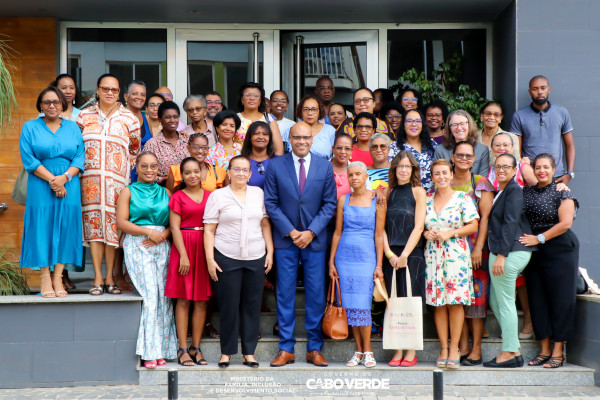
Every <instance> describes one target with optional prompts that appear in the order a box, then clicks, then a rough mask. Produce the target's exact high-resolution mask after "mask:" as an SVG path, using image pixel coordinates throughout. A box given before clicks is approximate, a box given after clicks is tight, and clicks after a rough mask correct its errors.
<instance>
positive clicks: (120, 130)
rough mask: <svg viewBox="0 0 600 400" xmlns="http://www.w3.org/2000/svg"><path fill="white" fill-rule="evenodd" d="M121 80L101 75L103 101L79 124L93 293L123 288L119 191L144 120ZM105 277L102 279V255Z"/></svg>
mask: <svg viewBox="0 0 600 400" xmlns="http://www.w3.org/2000/svg"><path fill="white" fill-rule="evenodd" d="M119 92H120V89H119V81H118V80H117V78H116V77H115V76H114V75H111V74H104V75H102V76H100V78H98V87H97V89H96V95H97V97H98V103H97V104H95V105H93V106H91V107H88V108H85V109H83V110H81V112H80V113H79V116H78V117H77V125H79V128H81V133H82V135H83V143H84V145H85V164H84V172H83V176H82V177H81V210H82V215H83V241H84V244H85V245H89V246H90V252H91V253H92V264H93V265H94V273H95V277H94V283H93V284H92V288H91V289H90V291H89V293H90V294H92V295H101V294H102V293H103V292H104V290H105V286H104V285H105V284H106V291H107V292H108V293H111V294H119V293H121V289H119V287H118V286H117V285H115V281H114V277H113V267H114V265H115V255H116V249H117V248H118V247H119V246H120V242H121V240H120V239H121V232H120V231H118V230H117V221H116V205H117V199H118V197H119V193H121V190H122V189H123V188H124V187H125V186H127V185H128V184H129V179H130V171H131V168H132V167H133V165H134V164H135V158H136V157H137V155H138V153H139V152H140V142H141V138H140V121H139V120H138V119H137V117H136V116H135V115H133V113H132V112H131V111H129V110H128V109H127V108H125V107H124V106H123V105H122V104H121V103H119V102H118V101H117V100H118V98H119ZM103 259H104V261H105V263H106V278H105V279H103V278H102V260H103Z"/></svg>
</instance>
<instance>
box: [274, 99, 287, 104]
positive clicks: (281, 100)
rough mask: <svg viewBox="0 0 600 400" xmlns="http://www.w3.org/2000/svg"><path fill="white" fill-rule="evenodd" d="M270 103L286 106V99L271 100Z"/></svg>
mask: <svg viewBox="0 0 600 400" xmlns="http://www.w3.org/2000/svg"><path fill="white" fill-rule="evenodd" d="M271 103H281V104H287V103H288V101H287V100H286V99H271Z"/></svg>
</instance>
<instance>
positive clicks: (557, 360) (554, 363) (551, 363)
mask: <svg viewBox="0 0 600 400" xmlns="http://www.w3.org/2000/svg"><path fill="white" fill-rule="evenodd" d="M564 363H565V356H560V357H550V359H549V360H548V362H547V363H545V364H544V368H558V367H562V366H563V364H564Z"/></svg>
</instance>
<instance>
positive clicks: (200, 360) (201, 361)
mask: <svg viewBox="0 0 600 400" xmlns="http://www.w3.org/2000/svg"><path fill="white" fill-rule="evenodd" d="M190 350H195V351H196V353H194V354H192V353H189V351H190ZM188 353H189V354H190V357H192V360H193V361H194V363H196V364H197V365H208V361H206V360H205V359H204V356H202V358H197V357H198V354H202V350H200V347H193V346H190V348H189V349H188Z"/></svg>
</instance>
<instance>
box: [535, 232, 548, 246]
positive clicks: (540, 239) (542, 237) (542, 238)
mask: <svg viewBox="0 0 600 400" xmlns="http://www.w3.org/2000/svg"><path fill="white" fill-rule="evenodd" d="M537 238H538V240H539V241H540V243H541V244H544V243H546V236H544V235H543V234H542V233H540V234H539V235H537Z"/></svg>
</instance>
